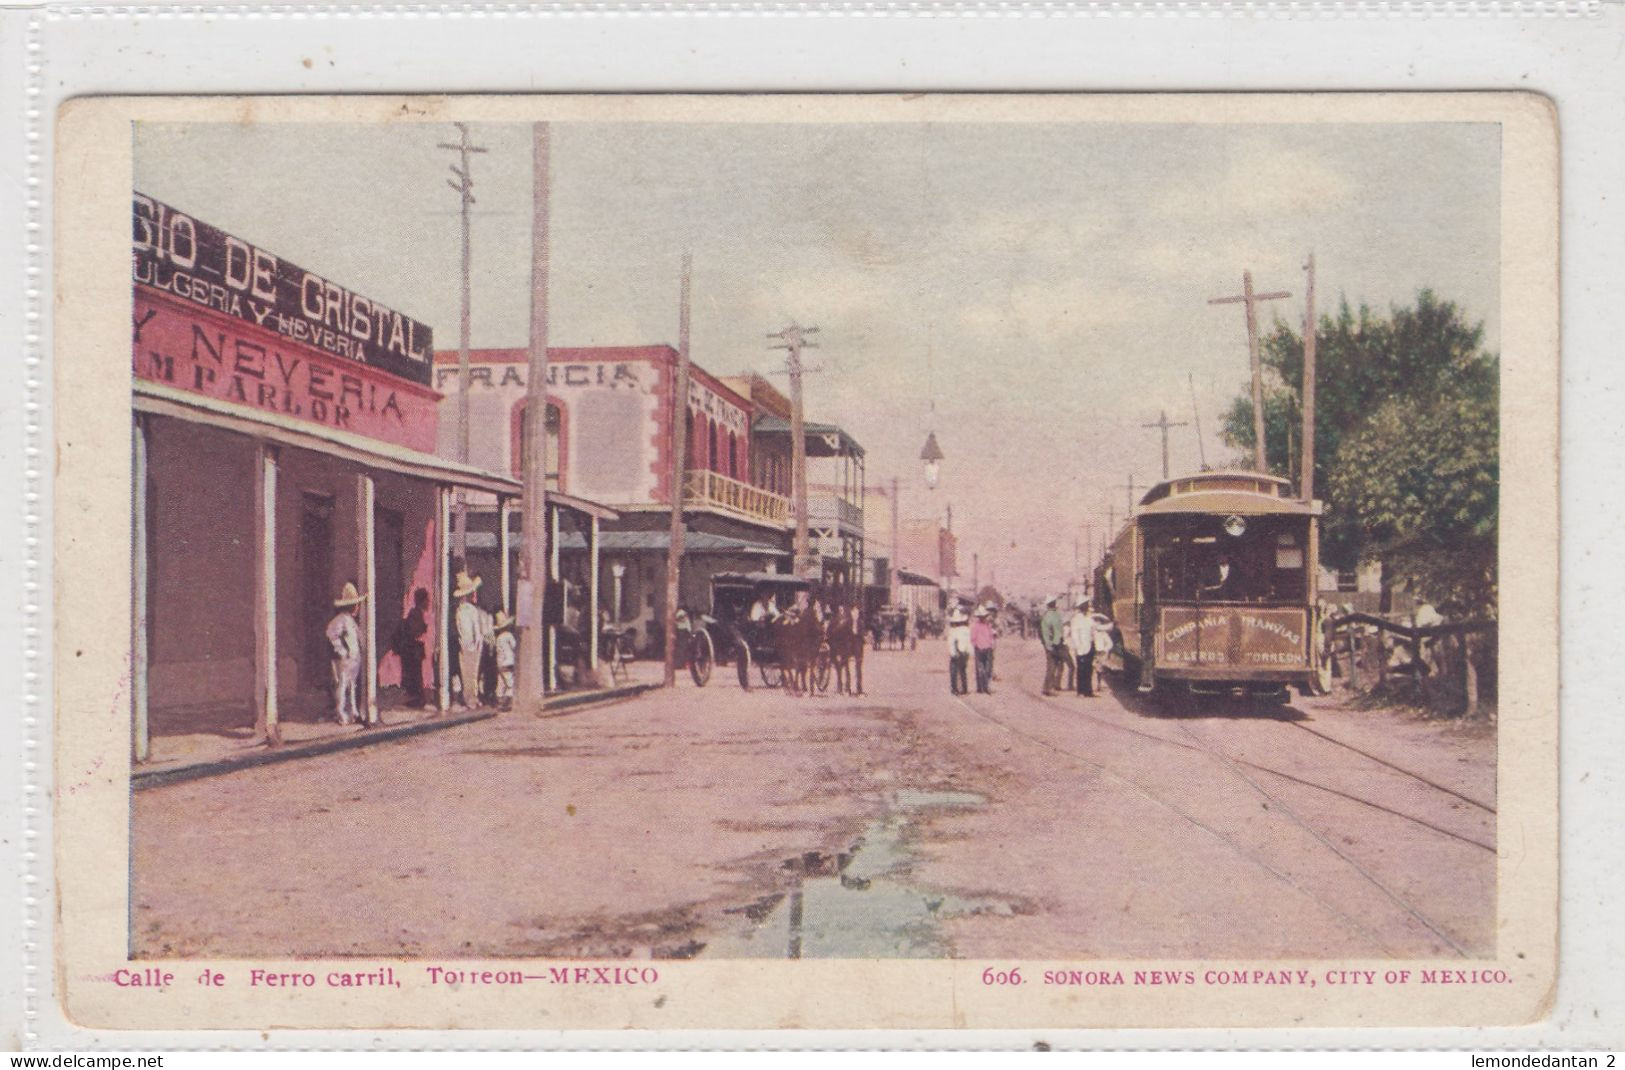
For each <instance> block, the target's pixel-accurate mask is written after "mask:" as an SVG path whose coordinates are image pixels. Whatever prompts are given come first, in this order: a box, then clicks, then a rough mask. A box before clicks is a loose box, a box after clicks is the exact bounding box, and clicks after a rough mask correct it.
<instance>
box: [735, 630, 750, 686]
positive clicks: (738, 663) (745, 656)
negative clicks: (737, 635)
mask: <svg viewBox="0 0 1625 1070" xmlns="http://www.w3.org/2000/svg"><path fill="white" fill-rule="evenodd" d="M734 668H736V669H738V670H739V690H741V691H749V690H750V644H749V643H747V642H745V641H744V640H743V639H741V640H740V641H739V649H738V651H736V652H735V654H734Z"/></svg>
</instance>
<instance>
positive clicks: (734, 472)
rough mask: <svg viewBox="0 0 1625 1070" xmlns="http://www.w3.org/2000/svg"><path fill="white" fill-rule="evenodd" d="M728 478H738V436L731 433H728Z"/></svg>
mask: <svg viewBox="0 0 1625 1070" xmlns="http://www.w3.org/2000/svg"><path fill="white" fill-rule="evenodd" d="M728 476H729V478H731V479H738V478H739V436H738V435H736V434H734V433H733V432H732V431H729V432H728Z"/></svg>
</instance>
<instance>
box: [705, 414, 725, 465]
mask: <svg viewBox="0 0 1625 1070" xmlns="http://www.w3.org/2000/svg"><path fill="white" fill-rule="evenodd" d="M706 423H707V424H709V425H710V428H711V463H710V464H709V465H708V466H707V467H709V468H710V469H711V471H713V472H719V471H721V469H720V468H718V467H717V422H716V421H715V420H707V421H706Z"/></svg>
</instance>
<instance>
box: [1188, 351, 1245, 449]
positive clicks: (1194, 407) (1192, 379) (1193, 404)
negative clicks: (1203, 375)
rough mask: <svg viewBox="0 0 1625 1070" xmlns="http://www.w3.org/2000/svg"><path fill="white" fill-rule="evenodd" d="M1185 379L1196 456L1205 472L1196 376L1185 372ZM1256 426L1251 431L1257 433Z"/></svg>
mask: <svg viewBox="0 0 1625 1070" xmlns="http://www.w3.org/2000/svg"><path fill="white" fill-rule="evenodd" d="M1185 377H1186V379H1187V381H1188V382H1189V383H1190V386H1191V419H1193V420H1195V421H1196V455H1197V457H1198V458H1199V459H1200V460H1201V462H1202V471H1204V472H1206V471H1207V444H1206V443H1205V442H1203V441H1202V410H1201V409H1200V408H1198V407H1197V404H1196V376H1195V375H1194V374H1193V373H1191V372H1186V373H1185ZM1257 429H1258V428H1257V424H1254V425H1253V430H1254V431H1255V432H1256V431H1257Z"/></svg>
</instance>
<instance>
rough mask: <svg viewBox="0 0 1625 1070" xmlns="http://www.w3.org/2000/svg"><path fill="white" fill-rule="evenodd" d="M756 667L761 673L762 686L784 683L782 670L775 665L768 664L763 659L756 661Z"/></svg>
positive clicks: (776, 685) (775, 685)
mask: <svg viewBox="0 0 1625 1070" xmlns="http://www.w3.org/2000/svg"><path fill="white" fill-rule="evenodd" d="M756 668H757V671H758V672H760V673H761V674H762V685H763V686H764V687H778V686H779V685H780V684H782V683H784V670H783V669H781V668H779V667H778V666H777V665H769V664H768V663H767V662H765V661H763V662H758V663H757V666H756Z"/></svg>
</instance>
